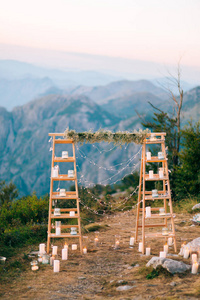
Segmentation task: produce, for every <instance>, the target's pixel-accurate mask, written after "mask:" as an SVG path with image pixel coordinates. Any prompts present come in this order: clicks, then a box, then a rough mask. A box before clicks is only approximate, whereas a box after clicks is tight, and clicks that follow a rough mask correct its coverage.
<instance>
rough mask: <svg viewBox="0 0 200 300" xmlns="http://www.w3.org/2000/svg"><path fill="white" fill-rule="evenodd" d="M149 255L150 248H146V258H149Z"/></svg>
mask: <svg viewBox="0 0 200 300" xmlns="http://www.w3.org/2000/svg"><path fill="white" fill-rule="evenodd" d="M150 254H151V248H150V247H147V248H146V256H149V255H150Z"/></svg>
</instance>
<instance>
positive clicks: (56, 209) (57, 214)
mask: <svg viewBox="0 0 200 300" xmlns="http://www.w3.org/2000/svg"><path fill="white" fill-rule="evenodd" d="M54 216H60V208H54Z"/></svg>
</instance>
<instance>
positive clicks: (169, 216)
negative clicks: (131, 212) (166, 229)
mask: <svg viewBox="0 0 200 300" xmlns="http://www.w3.org/2000/svg"><path fill="white" fill-rule="evenodd" d="M163 218H164V219H171V218H173V216H172V215H171V214H165V215H158V214H155V215H151V217H149V218H146V217H145V219H148V220H149V219H163Z"/></svg>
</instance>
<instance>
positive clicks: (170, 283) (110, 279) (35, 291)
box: [0, 212, 200, 300]
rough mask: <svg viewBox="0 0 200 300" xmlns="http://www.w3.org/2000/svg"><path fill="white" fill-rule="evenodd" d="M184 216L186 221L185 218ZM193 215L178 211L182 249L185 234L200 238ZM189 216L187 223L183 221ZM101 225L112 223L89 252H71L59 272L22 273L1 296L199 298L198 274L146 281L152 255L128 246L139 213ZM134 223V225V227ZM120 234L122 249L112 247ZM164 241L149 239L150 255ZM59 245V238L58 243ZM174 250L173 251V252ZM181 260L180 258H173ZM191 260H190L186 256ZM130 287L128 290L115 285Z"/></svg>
mask: <svg viewBox="0 0 200 300" xmlns="http://www.w3.org/2000/svg"><path fill="white" fill-rule="evenodd" d="M183 218H184V219H183ZM190 218H191V216H190V215H188V216H183V215H178V216H177V218H176V232H177V242H178V249H179V248H180V244H181V237H184V238H187V239H188V241H190V240H192V239H194V238H196V237H199V236H200V226H199V227H198V226H195V227H190V225H191V223H190V222H189V219H190ZM183 220H186V221H187V222H186V223H184V222H182V221H183ZM102 224H107V225H109V227H108V228H107V229H106V230H102V231H100V239H101V244H100V246H99V248H98V250H95V249H94V246H93V240H94V233H89V234H87V235H88V237H89V244H90V251H89V252H88V254H87V255H83V256H81V255H79V253H78V252H77V253H72V251H69V259H68V260H67V261H61V272H60V273H53V271H52V267H51V266H49V265H47V266H45V265H41V266H40V270H39V271H37V272H36V273H34V272H32V271H31V270H29V271H26V272H24V273H23V274H22V275H21V276H20V277H19V278H17V279H16V280H15V281H13V282H12V283H11V284H7V285H6V286H2V287H1V290H0V292H1V293H3V294H2V297H1V298H2V299H85V300H86V299H110V298H111V299H127V300H128V299H199V298H200V275H193V276H192V275H191V274H190V273H188V274H186V275H181V276H178V275H174V276H167V275H165V274H160V275H159V276H158V277H156V278H154V279H151V280H147V279H146V275H147V274H148V273H149V270H147V268H146V267H145V265H146V263H147V262H148V260H149V258H148V257H146V256H143V255H141V254H140V253H139V252H138V251H137V249H138V245H136V246H135V247H134V249H130V248H129V238H130V231H131V230H132V229H134V225H135V217H134V216H133V214H132V213H131V212H125V213H119V214H117V215H116V216H109V217H108V218H107V217H106V218H105V219H104V220H103V221H102ZM131 224H132V226H131ZM115 234H120V236H121V242H120V245H121V247H120V249H119V250H114V248H113V244H114V235H115ZM163 243H164V242H163V240H162V239H158V240H149V244H150V245H151V248H152V255H155V256H158V254H159V251H162V248H163ZM57 245H60V247H59V249H60V251H61V241H60V242H58V243H57ZM171 253H173V251H172V250H171ZM172 258H174V259H177V260H180V258H177V257H172ZM184 261H185V262H186V263H189V260H184ZM122 285H128V286H130V287H131V288H130V289H129V290H126V291H118V290H117V287H118V286H122Z"/></svg>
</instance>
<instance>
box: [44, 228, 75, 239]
mask: <svg viewBox="0 0 200 300" xmlns="http://www.w3.org/2000/svg"><path fill="white" fill-rule="evenodd" d="M71 227H73V226H71ZM74 227H75V226H74ZM49 237H51V238H79V237H80V235H79V234H76V235H72V234H70V233H61V234H60V235H56V234H55V233H49Z"/></svg>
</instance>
